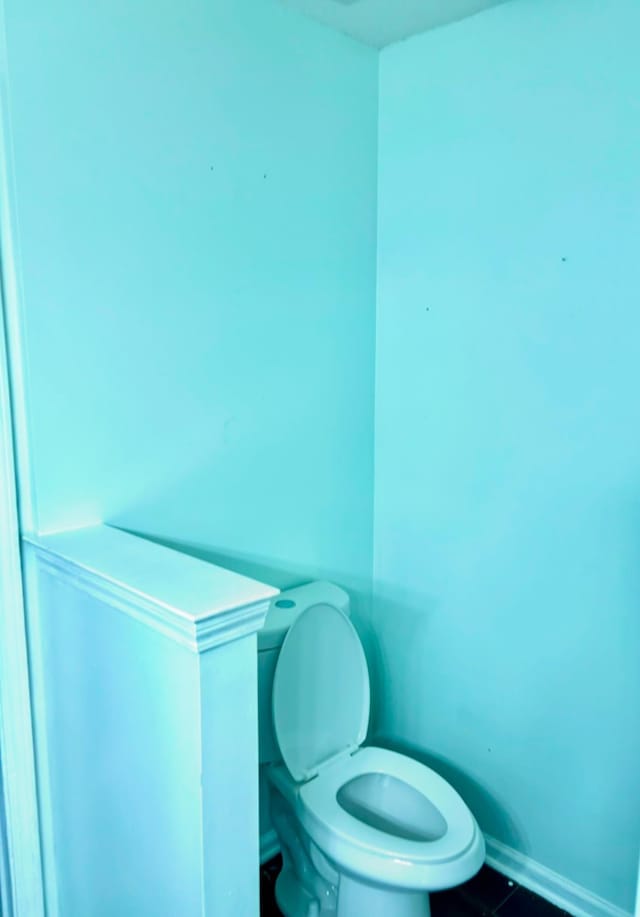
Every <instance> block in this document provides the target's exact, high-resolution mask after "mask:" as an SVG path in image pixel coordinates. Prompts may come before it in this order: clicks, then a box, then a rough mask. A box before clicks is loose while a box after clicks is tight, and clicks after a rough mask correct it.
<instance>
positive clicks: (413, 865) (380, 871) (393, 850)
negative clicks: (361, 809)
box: [298, 747, 484, 891]
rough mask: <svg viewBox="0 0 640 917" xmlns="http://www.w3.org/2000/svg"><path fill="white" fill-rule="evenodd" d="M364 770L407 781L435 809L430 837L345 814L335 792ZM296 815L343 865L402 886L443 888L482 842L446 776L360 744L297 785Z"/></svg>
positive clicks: (478, 850) (480, 854)
mask: <svg viewBox="0 0 640 917" xmlns="http://www.w3.org/2000/svg"><path fill="white" fill-rule="evenodd" d="M365 774H383V775H385V776H389V777H392V778H395V779H396V780H399V781H401V782H402V783H403V784H406V785H408V787H410V788H412V789H413V790H414V791H417V792H418V793H419V794H421V796H423V797H425V798H426V799H427V800H428V801H429V802H430V803H431V804H432V805H433V806H434V807H435V809H437V810H438V811H439V813H440V815H441V816H442V818H443V819H444V821H445V823H446V829H445V831H444V834H443V835H442V837H439V838H438V839H436V840H410V839H407V838H404V837H398V836H396V835H395V834H390V833H388V832H387V831H384V830H379V829H378V828H376V827H372V826H371V825H369V824H367V823H366V822H364V821H362V820H361V819H360V818H358V817H355V816H354V815H351V814H349V812H347V811H346V810H345V809H344V808H343V807H342V806H341V805H340V803H339V802H338V793H339V792H340V789H341V788H342V787H344V786H345V785H346V784H347V783H349V781H351V780H354V779H355V778H357V777H359V776H362V775H365ZM298 817H299V818H300V821H301V823H302V825H303V827H304V828H305V830H306V831H308V833H309V836H310V837H311V838H312V840H314V841H315V843H317V844H318V846H319V847H320V849H321V850H322V851H323V852H324V853H325V855H326V856H327V857H328V858H329V859H330V860H333V861H334V862H336V863H338V864H340V867H341V868H342V869H344V870H346V871H354V872H356V873H357V874H358V875H360V876H363V877H369V878H371V879H377V880H378V881H383V882H385V883H387V884H389V885H397V886H400V887H403V888H415V889H422V888H430V889H431V890H434V891H435V890H436V889H437V888H448V887H450V886H451V885H456V884H457V883H458V882H459V881H460V879H459V878H458V876H459V875H462V874H466V873H467V872H468V869H469V866H468V860H469V857H471V858H474V859H475V858H477V857H479V859H478V868H479V866H480V864H481V862H482V859H483V855H484V844H483V843H482V840H481V836H480V834H479V831H478V829H477V826H476V823H475V820H474V819H473V817H472V815H471V813H470V811H469V809H468V808H467V806H466V804H465V802H464V801H463V800H462V798H461V797H460V796H459V795H458V793H456V791H455V790H454V789H453V787H452V786H450V785H449V784H448V783H447V782H446V780H443V778H442V777H440V776H439V775H438V774H436V772H435V771H433V770H431V769H430V768H428V767H426V766H425V765H423V764H420V762H418V761H416V760H415V759H413V758H409V757H407V756H406V755H401V754H397V753H396V752H392V751H389V750H387V749H383V748H375V747H368V748H361V749H359V750H358V751H357V752H356V753H355V754H353V755H349V756H347V757H343V758H340V759H338V760H335V761H334V762H332V763H331V764H329V765H327V766H326V767H325V768H323V769H322V771H321V773H320V774H319V775H318V777H316V778H315V779H314V780H311V781H309V782H308V783H306V784H304V785H303V786H302V787H301V788H300V791H299V803H298Z"/></svg>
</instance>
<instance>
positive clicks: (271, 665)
mask: <svg viewBox="0 0 640 917" xmlns="http://www.w3.org/2000/svg"><path fill="white" fill-rule="evenodd" d="M321 603H326V604H327V605H333V606H334V607H335V608H339V609H340V610H341V611H343V612H344V613H345V614H346V615H349V614H350V610H351V609H350V603H349V596H348V595H347V593H346V592H345V591H344V589H341V588H340V587H339V586H336V585H335V584H334V583H329V582H326V581H319V582H314V583H307V585H306V586H298V587H296V588H295V589H288V590H287V591H286V592H281V593H280V595H277V596H275V598H273V599H272V600H271V604H270V605H269V610H268V612H267V616H266V619H265V622H264V626H263V627H262V630H260V631H258V729H259V734H258V735H259V742H260V746H259V755H260V764H261V765H262V764H269V763H271V762H274V761H280V750H279V749H278V743H277V741H276V738H275V735H274V732H273V719H272V715H271V692H272V688H273V676H274V673H275V669H276V663H277V661H278V654H279V653H280V647H281V646H282V643H283V641H284V638H285V636H286V634H287V631H288V630H289V628H290V627H291V625H292V623H293V622H294V620H295V619H296V618H297V616H298V615H299V614H301V613H302V612H303V611H304V610H305V609H306V608H309V607H310V606H311V605H318V604H321Z"/></svg>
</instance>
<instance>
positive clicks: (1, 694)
mask: <svg viewBox="0 0 640 917" xmlns="http://www.w3.org/2000/svg"><path fill="white" fill-rule="evenodd" d="M0 12H1V9H0ZM0 31H1V29H0ZM1 38H2V36H1V35H0V49H1ZM0 196H1V195H0ZM1 293H2V288H0V609H1V610H2V613H1V614H0V762H1V766H2V791H3V795H4V800H3V802H4V813H5V823H6V824H5V839H6V845H7V857H6V863H7V865H8V872H9V876H8V877H6V878H5V882H4V886H5V889H4V897H5V899H7V900H4V901H3V902H2V907H3V908H4V910H6V911H7V912H8V914H7V917H41V915H43V914H44V895H43V887H42V863H41V855H40V831H39V820H38V797H37V789H36V777H35V760H34V747H33V730H32V719H31V699H30V690H29V662H28V655H27V639H26V622H25V610H24V595H23V589H22V573H21V559H20V540H19V525H18V509H17V494H16V480H15V463H14V455H13V447H14V440H13V426H12V415H11V396H10V387H9V377H8V367H7V360H6V339H5V330H4V329H5V326H4V303H3V299H2V298H1Z"/></svg>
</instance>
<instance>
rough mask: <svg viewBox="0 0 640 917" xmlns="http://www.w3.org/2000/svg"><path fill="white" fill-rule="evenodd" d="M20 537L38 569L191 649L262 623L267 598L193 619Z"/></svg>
mask: <svg viewBox="0 0 640 917" xmlns="http://www.w3.org/2000/svg"><path fill="white" fill-rule="evenodd" d="M22 541H23V545H24V548H25V550H26V552H27V554H28V555H31V556H32V557H33V558H34V559H36V562H37V567H38V569H39V570H41V571H44V572H46V573H48V574H49V575H50V576H53V577H55V578H56V579H59V580H61V581H63V582H66V583H69V584H71V585H73V586H74V587H75V588H76V589H78V590H79V591H80V592H84V593H85V594H86V595H91V596H93V597H94V598H96V599H99V600H100V601H102V602H104V603H105V604H107V605H109V606H110V607H111V608H115V609H117V610H118V611H122V612H124V613H125V614H126V615H128V616H129V617H130V618H134V619H135V620H137V621H139V622H140V623H141V624H144V625H145V626H146V627H149V628H151V629H152V630H155V631H157V632H158V633H160V634H162V635H163V636H165V637H168V638H169V639H171V640H173V641H174V642H176V643H179V644H181V645H182V646H184V647H186V648H187V649H189V650H191V651H192V652H196V653H205V652H206V651H207V650H210V649H213V648H214V647H216V646H220V645H222V644H224V643H230V642H231V641H232V640H238V639H240V638H241V637H247V636H249V635H250V634H253V633H255V632H256V631H258V630H259V629H260V628H261V627H262V625H263V623H264V619H265V617H266V614H267V611H268V609H269V603H270V599H261V600H259V601H257V602H251V603H250V604H246V605H239V606H238V607H236V608H230V609H228V610H226V611H223V612H215V613H214V614H212V615H210V616H208V617H202V618H197V619H196V618H193V617H192V616H190V615H186V614H181V613H179V612H176V611H175V610H173V609H171V608H168V607H167V606H165V605H163V604H161V603H160V602H154V601H152V600H151V599H149V598H147V597H143V596H141V595H140V594H138V593H137V592H136V591H134V590H130V589H128V588H127V587H126V586H121V585H119V584H118V583H114V582H113V581H111V580H110V579H108V578H107V577H104V576H102V575H101V574H100V573H98V572H95V571H92V570H87V569H85V568H83V567H82V566H81V565H79V564H77V563H74V562H73V561H72V560H69V559H67V558H65V557H61V556H60V555H57V554H55V553H54V552H53V551H51V550H49V549H47V548H44V547H42V546H41V545H39V544H37V543H34V542H33V541H31V539H30V538H29V537H24V538H23V540H22Z"/></svg>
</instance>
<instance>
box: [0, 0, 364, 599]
mask: <svg viewBox="0 0 640 917" xmlns="http://www.w3.org/2000/svg"><path fill="white" fill-rule="evenodd" d="M5 7H6V25H7V41H8V48H9V67H10V85H11V99H10V101H11V122H12V134H13V146H14V163H15V184H16V194H15V197H16V201H17V216H18V219H19V238H18V241H19V245H20V265H21V274H22V282H23V284H22V286H23V289H22V301H21V302H22V308H23V313H24V335H25V342H26V343H25V360H26V368H27V373H26V375H27V393H26V394H27V404H28V411H29V428H30V441H31V453H32V462H33V468H32V478H33V490H34V501H35V504H36V518H35V520H34V521H33V527H34V528H36V529H38V530H40V531H44V532H47V531H51V530H57V529H60V528H65V527H68V526H75V525H79V524H84V523H87V522H91V521H93V520H98V519H103V520H106V521H109V522H113V523H115V524H119V525H121V526H123V527H128V528H131V529H134V530H137V531H141V532H144V533H146V534H150V535H153V536H156V537H158V538H160V539H162V540H168V541H171V542H172V543H177V544H179V545H182V546H186V547H188V548H189V549H190V550H192V551H194V552H195V553H199V554H201V555H204V556H207V557H210V558H213V559H219V560H221V561H222V562H224V563H226V564H228V565H230V566H232V567H235V568H237V569H240V570H242V571H243V572H245V571H247V572H250V573H253V574H254V575H256V576H257V577H258V578H263V579H266V580H267V581H269V582H273V583H274V584H275V585H289V584H291V583H297V582H299V581H301V580H305V579H308V578H310V577H313V576H314V575H316V574H318V575H323V576H331V577H333V578H336V579H337V580H338V581H340V582H343V583H344V584H345V585H348V586H351V587H352V588H357V589H360V588H364V587H365V585H368V584H369V583H370V575H371V551H372V546H371V540H372V539H371V531H372V499H371V495H372V487H373V483H372V467H373V456H372V441H373V383H374V354H373V345H374V322H375V246H376V241H375V236H376V226H375V199H376V187H375V184H376V182H375V175H376V124H377V55H376V54H375V52H373V51H372V50H370V49H366V48H364V47H361V46H359V45H357V44H356V43H355V42H352V41H350V40H348V39H346V38H345V37H343V36H340V35H338V34H335V33H332V32H330V31H329V30H327V29H324V28H321V27H319V26H318V25H316V24H314V23H311V22H309V21H307V20H305V19H304V18H303V17H302V16H300V15H299V14H296V13H293V12H291V11H287V10H284V9H282V8H280V7H279V6H278V5H277V4H276V3H275V2H271V0H267V2H264V0H240V2H239V0H221V2H215V3H210V2H205V0H187V2H186V3H180V4H178V5H176V4H175V3H173V2H166V0H160V2H154V3H147V2H142V0H137V2H134V3H131V2H130V0H116V2H113V0H108V2H107V0H99V2H97V3H92V4H90V5H88V6H87V5H86V4H83V3H80V2H78V0H64V2H62V3H61V4H56V6H55V8H54V7H52V6H51V4H50V3H46V2H44V0H6V2H5Z"/></svg>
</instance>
